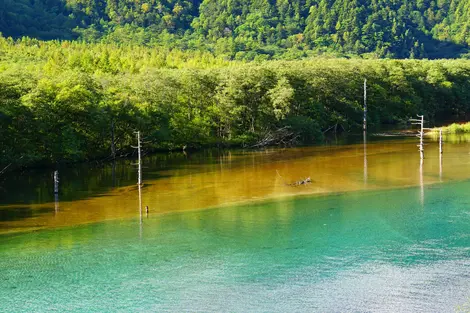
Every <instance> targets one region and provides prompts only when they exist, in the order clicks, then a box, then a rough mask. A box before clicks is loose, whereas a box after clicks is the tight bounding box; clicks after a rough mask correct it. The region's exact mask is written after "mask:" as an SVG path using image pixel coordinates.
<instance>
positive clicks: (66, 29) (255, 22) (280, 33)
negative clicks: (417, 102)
mask: <svg viewBox="0 0 470 313" xmlns="http://www.w3.org/2000/svg"><path fill="white" fill-rule="evenodd" d="M0 32H2V33H3V35H4V36H7V37H8V36H12V37H13V38H21V37H22V36H29V37H32V38H38V39H43V40H51V39H62V40H64V39H67V40H72V39H79V40H85V41H86V42H95V43H96V42H102V43H113V44H138V45H146V46H149V47H156V46H162V47H167V48H171V49H179V50H194V51H207V52H211V53H213V54H214V55H216V56H223V57H224V58H226V59H231V60H267V59H300V58H305V57H309V56H312V55H319V54H323V55H324V54H327V55H335V56H353V55H362V56H364V57H366V58H430V59H434V58H458V57H463V58H469V56H470V54H469V50H468V47H469V44H470V0H418V1H396V0H373V1H364V0H293V1H288V0H276V1H274V0H256V1H246V0H217V1H215V0H203V1H201V0H134V1H128V0H2V1H0Z"/></svg>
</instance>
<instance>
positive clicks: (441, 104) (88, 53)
mask: <svg viewBox="0 0 470 313" xmlns="http://www.w3.org/2000/svg"><path fill="white" fill-rule="evenodd" d="M364 78H367V80H368V94H369V97H368V103H369V123H370V125H371V126H372V125H374V124H375V125H378V124H383V123H396V122H399V121H402V120H405V119H407V118H408V117H410V116H414V115H415V114H418V113H424V114H425V115H426V119H427V120H430V121H435V122H439V121H442V120H450V119H456V118H463V117H465V115H466V114H467V113H468V112H469V108H470V92H469V91H470V61H465V60H454V61H445V60H441V61H417V60H405V61H392V60H360V59H355V60H345V59H312V60H303V61H269V62H258V63H257V62H254V63H253V62H252V63H246V64H245V63H241V62H233V61H232V62H228V61H224V60H223V59H222V58H218V57H214V56H212V54H210V53H202V52H198V53H191V52H177V53H176V52H173V53H171V52H169V51H166V50H164V49H154V48H144V47H131V46H126V47H118V46H116V45H105V44H83V43H77V42H67V41H65V42H57V41H51V42H41V41H37V40H32V39H30V40H28V39H23V40H20V41H17V42H15V41H12V40H10V39H4V38H0V147H1V149H0V167H2V165H6V164H8V163H10V162H13V163H15V164H37V163H39V162H47V163H53V162H62V161H78V160H86V159H91V158H101V157H106V156H109V155H110V154H111V146H112V142H113V138H114V142H115V146H116V149H117V151H118V154H119V153H122V152H125V151H129V149H130V146H131V145H132V144H135V134H134V131H135V130H140V131H142V133H143V134H144V136H145V140H146V141H147V142H148V143H147V144H146V147H147V148H152V149H157V148H161V149H168V148H178V149H179V148H181V147H182V146H183V145H188V146H190V147H191V146H193V147H199V146H204V145H215V144H237V145H243V144H249V143H251V142H253V141H254V140H256V139H257V138H259V136H260V135H261V134H263V133H264V132H266V131H267V130H272V129H277V128H280V127H284V126H290V127H291V129H293V130H294V131H295V132H296V133H298V134H299V135H300V137H301V140H302V141H303V142H304V143H309V142H315V141H318V140H321V137H322V132H323V131H325V130H326V129H328V128H330V127H331V126H333V125H336V124H338V125H339V126H338V128H339V129H345V130H355V129H356V130H359V129H360V126H361V123H362V98H363V91H362V86H363V79H364Z"/></svg>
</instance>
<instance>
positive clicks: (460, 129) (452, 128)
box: [430, 123, 470, 136]
mask: <svg viewBox="0 0 470 313" xmlns="http://www.w3.org/2000/svg"><path fill="white" fill-rule="evenodd" d="M439 130H442V132H443V133H444V134H464V133H470V123H464V124H457V123H452V124H450V125H449V126H445V127H436V128H433V129H432V130H431V132H430V134H431V135H432V136H437V135H438V134H439Z"/></svg>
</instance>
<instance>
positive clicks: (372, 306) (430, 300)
mask: <svg viewBox="0 0 470 313" xmlns="http://www.w3.org/2000/svg"><path fill="white" fill-rule="evenodd" d="M469 190H470V181H468V180H467V181H461V182H451V183H443V184H438V185H432V186H424V188H420V187H417V188H403V189H395V190H388V191H359V192H347V193H342V194H334V195H328V196H304V197H296V198H291V199H287V200H286V199H278V200H270V201H269V202H260V203H258V204H250V205H240V206H233V207H223V208H218V209H210V210H200V211H190V212H182V213H170V214H166V215H155V216H153V215H150V216H149V217H148V218H147V217H146V216H143V219H142V221H141V220H140V219H139V218H135V219H120V220H114V221H106V222H101V223H95V224H90V225H80V226H75V227H66V228H58V229H49V230H43V231H39V232H29V233H22V234H9V235H2V236H1V237H0V243H1V244H0V269H1V272H0V287H1V288H0V299H1V300H0V311H1V312H165V311H172V312H299V311H306V312H314V311H315V312H371V311H374V312H453V311H459V310H462V311H467V310H469V308H470V193H469V192H468V191H469ZM195 197H196V195H195Z"/></svg>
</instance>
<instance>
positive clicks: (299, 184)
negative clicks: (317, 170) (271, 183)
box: [276, 170, 312, 187]
mask: <svg viewBox="0 0 470 313" xmlns="http://www.w3.org/2000/svg"><path fill="white" fill-rule="evenodd" d="M276 173H277V175H279V177H280V178H281V179H282V181H283V182H284V185H286V186H291V187H297V186H301V185H306V184H310V183H312V179H311V178H310V177H307V178H304V179H301V180H298V181H295V182H293V183H287V182H286V181H285V180H284V177H282V176H281V174H279V172H278V171H277V170H276Z"/></svg>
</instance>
